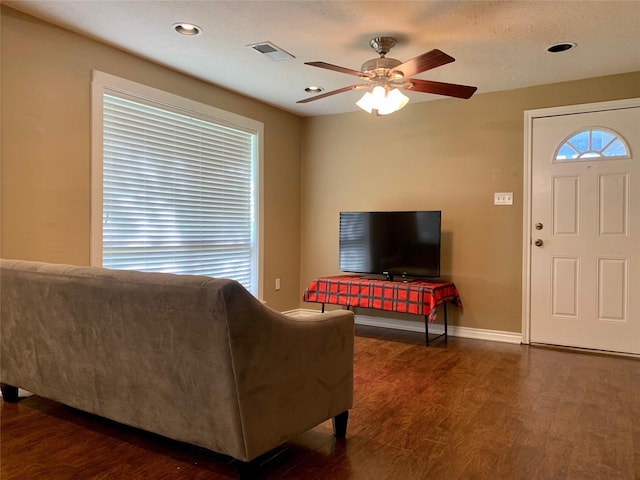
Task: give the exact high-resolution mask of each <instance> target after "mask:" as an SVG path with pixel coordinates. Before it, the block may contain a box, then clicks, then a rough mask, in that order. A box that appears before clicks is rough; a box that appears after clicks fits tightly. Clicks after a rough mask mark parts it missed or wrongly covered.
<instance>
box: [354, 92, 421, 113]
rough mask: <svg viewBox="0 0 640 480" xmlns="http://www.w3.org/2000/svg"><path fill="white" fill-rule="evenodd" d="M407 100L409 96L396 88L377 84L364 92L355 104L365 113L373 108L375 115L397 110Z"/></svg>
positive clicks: (370, 111)
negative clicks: (389, 88) (369, 90)
mask: <svg viewBox="0 0 640 480" xmlns="http://www.w3.org/2000/svg"><path fill="white" fill-rule="evenodd" d="M408 102H409V97H407V96H406V95H404V94H403V93H402V92H401V91H400V90H398V89H397V88H394V89H392V90H386V89H385V88H384V87H382V86H380V85H378V86H376V87H375V88H374V89H373V90H372V91H371V92H365V94H364V95H363V96H362V98H361V99H360V100H358V101H357V102H356V105H357V106H358V107H360V108H361V109H363V110H364V111H365V112H367V113H372V112H373V111H374V110H375V111H376V113H377V115H388V114H390V113H393V112H397V111H398V110H400V109H401V108H402V107H404V106H405V105H406V104H407V103H408Z"/></svg>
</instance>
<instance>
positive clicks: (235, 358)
mask: <svg viewBox="0 0 640 480" xmlns="http://www.w3.org/2000/svg"><path fill="white" fill-rule="evenodd" d="M1 269H2V270H1V276H0V282H1V283H0V292H1V304H0V306H1V312H0V314H1V317H0V318H1V355H2V357H1V361H0V381H1V382H2V383H3V385H2V391H3V396H4V397H5V401H15V400H16V399H17V387H20V388H23V389H25V390H28V391H30V392H33V393H34V394H37V395H40V396H42V397H46V398H49V399H52V400H55V401H58V402H61V403H64V404H66V405H70V406H72V407H75V408H78V409H81V410H84V411H87V412H91V413H94V414H97V415H100V416H103V417H106V418H109V419H112V420H115V421H117V422H120V423H123V424H126V425H130V426H134V427H138V428H141V429H144V430H148V431H151V432H154V433H157V434H160V435H163V436H166V437H169V438H172V439H175V440H180V441H183V442H188V443H191V444H194V445H199V446H202V447H205V448H207V449H210V450H213V451H215V452H219V453H222V454H225V455H229V456H231V457H234V458H236V459H238V460H240V461H242V462H251V461H252V460H254V459H256V458H257V457H259V456H260V455H262V454H264V453H266V452H268V451H269V450H271V449H273V448H275V447H277V446H279V445H281V444H282V443H284V442H286V441H288V440H289V439H291V438H293V437H295V436H296V435H299V434H300V433H302V432H304V431H306V430H309V429H311V428H313V427H315V426H316V425H318V424H320V423H322V422H324V421H326V420H328V419H331V418H334V429H337V430H335V431H334V433H336V434H337V435H338V436H343V435H344V433H345V431H346V421H347V416H348V413H347V411H348V409H349V408H350V407H351V406H352V400H353V340H354V321H353V313H352V312H349V311H346V310H341V311H334V312H330V313H325V314H318V315H317V316H312V317H309V318H304V319H302V320H297V319H294V318H291V317H288V316H286V315H283V314H280V313H278V312H276V311H274V310H272V309H270V308H268V307H267V306H265V305H263V304H262V303H261V302H260V301H258V300H257V299H256V298H255V297H253V296H252V295H251V294H250V293H249V292H248V291H247V290H245V289H244V288H243V287H242V286H241V285H240V284H239V283H237V282H235V281H232V280H224V279H214V278H210V277H205V276H194V275H173V274H166V273H141V272H135V271H118V270H108V269H103V268H95V267H75V266H69V265H57V264H46V263H39V262H27V261H17V260H2V261H1ZM336 419H337V422H335V420H336Z"/></svg>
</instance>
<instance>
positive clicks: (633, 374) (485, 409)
mask: <svg viewBox="0 0 640 480" xmlns="http://www.w3.org/2000/svg"><path fill="white" fill-rule="evenodd" d="M422 340H423V337H422V335H418V334H396V333H390V332H385V331H380V330H378V331H376V330H373V329H365V328H361V327H358V336H357V338H356V357H355V405H354V408H353V410H352V411H351V416H350V418H349V430H348V432H347V439H346V440H342V441H340V440H335V439H334V438H333V436H332V435H331V432H332V430H331V424H330V422H327V423H325V424H322V425H320V426H318V427H317V428H316V429H314V430H312V431H309V432H307V433H305V434H303V435H301V436H300V437H299V438H297V439H295V441H292V442H290V443H288V444H286V445H285V446H284V447H283V448H280V449H278V451H276V452H273V454H272V455H270V456H269V457H268V458H265V459H264V462H263V466H262V469H261V472H262V474H261V478H264V479H278V480H280V479H282V480H285V479H305V480H313V479H318V480H320V479H322V480H324V479H362V480H377V479H390V480H391V479H392V480H396V479H438V480H447V479H465V480H466V479H478V480H480V479H491V480H495V479H509V480H510V479H527V480H530V479H540V480H550V479H568V480H588V479H597V480H605V479H606V480H614V479H620V480H633V479H636V480H638V479H640V360H638V359H634V358H624V357H622V358H621V357H612V356H601V355H592V354H585V353H577V352H568V351H560V350H552V349H544V348H536V347H528V346H521V345H511V344H502V343H495V342H485V341H479V340H469V339H461V338H449V340H448V342H447V343H444V342H438V343H436V344H435V346H432V347H429V348H426V347H424V345H423V344H422ZM1 427H2V430H1V445H0V460H1V470H0V478H2V480H11V479H20V480H24V479H47V480H58V479H69V480H71V479H74V480H84V479H111V480H118V479H153V480H159V479H189V480H196V479H208V480H213V479H230V478H236V477H237V470H236V464H235V462H233V461H231V460H229V459H228V458H226V457H222V456H219V455H216V454H213V453H211V452H209V451H206V450H203V449H200V448H196V447H192V446H189V445H185V444H181V443H177V442H173V441H170V440H167V439H164V438H161V437H158V436H155V435H151V434H148V433H145V432H141V431H139V430H136V429H132V428H128V427H124V426H122V425H118V424H115V423H113V422H110V421H107V420H104V419H101V418H98V417H96V416H93V415H89V414H86V413H83V412H79V411H77V410H74V409H71V408H68V407H65V406H63V405H60V404H58V403H55V402H51V401H48V400H45V399H42V398H39V397H36V396H32V397H29V398H26V399H23V400H21V401H20V402H19V403H17V404H3V405H2V423H1Z"/></svg>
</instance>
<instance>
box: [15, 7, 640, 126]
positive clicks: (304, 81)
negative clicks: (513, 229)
mask: <svg viewBox="0 0 640 480" xmlns="http://www.w3.org/2000/svg"><path fill="white" fill-rule="evenodd" d="M3 3H4V4H5V5H8V6H10V7H12V8H14V9H17V10H20V11H23V12H25V13H28V14H31V15H34V16H36V17H39V18H41V19H44V20H46V21H49V22H51V23H54V24H57V25H61V26H63V27H66V28H69V29H71V30H75V31H77V32H79V33H82V34H85V35H87V36H90V37H92V38H95V39H98V40H101V41H103V42H105V43H108V44H110V45H113V46H116V47H119V48H121V49H123V50H126V51H129V52H132V53H135V54H137V55H139V56H141V57H144V58H147V59H149V60H153V61H155V62H157V63H160V64H162V65H165V66H168V67H171V68H173V69H176V70H178V71H181V72H184V73H187V74H189V75H192V76H194V77H197V78H200V79H203V80H206V81H208V82H211V83H213V84H216V85H219V86H222V87H225V88H227V89H229V90H232V91H235V92H239V93H241V94H244V95H247V96H249V97H253V98H257V99H259V100H262V101H264V102H266V103H269V104H271V105H275V106H278V107H280V108H282V109H284V110H287V111H290V112H293V113H296V114H299V115H303V116H314V115H326V114H333V113H342V112H350V111H356V110H358V108H357V107H356V106H355V102H356V101H357V100H358V99H359V98H360V96H362V92H357V91H350V92H346V93H341V94H339V95H335V96H332V97H329V98H325V99H321V100H318V101H315V102H310V103H307V104H296V101H297V100H301V99H304V98H307V97H308V96H309V94H307V93H306V92H305V91H304V88H305V87H307V86H309V85H320V86H322V87H324V88H325V91H330V90H334V89H338V88H342V87H345V86H348V85H352V84H354V83H359V79H358V78H357V77H353V76H350V75H345V74H342V73H337V72H332V71H328V70H323V69H319V68H315V67H311V66H308V65H304V62H309V61H324V62H328V63H332V64H334V65H339V66H343V67H347V68H350V69H353V70H359V69H360V66H361V64H362V63H364V62H365V61H366V60H369V59H371V58H376V57H377V54H376V53H375V52H374V51H373V50H372V49H371V47H369V40H370V39H371V38H373V37H376V36H380V35H391V36H395V37H396V38H398V40H399V43H398V45H397V46H396V47H394V48H393V49H392V51H391V53H390V54H388V55H387V56H388V57H392V58H397V59H399V60H400V61H403V62H404V61H406V60H409V59H411V58H413V57H415V56H417V55H420V54H422V53H424V52H426V51H428V50H431V49H434V48H438V49H440V50H442V51H444V52H445V53H448V54H449V55H451V56H453V57H454V58H455V59H456V61H455V62H454V63H450V64H448V65H444V66H441V67H438V68H437V69H434V70H429V71H427V72H424V73H422V74H420V75H417V76H416V78H421V79H425V80H436V81H444V82H449V83H460V84H465V85H474V86H477V87H478V92H477V93H484V92H491V91H497V90H508V89H513V88H519V87H525V86H531V85H541V84H547V83H554V82H560V81H567V80H575V79H580V78H589V77H597V76H602V75H609V74H617V73H624V72H632V71H640V27H639V25H640V1H638V0H631V1H614V0H605V1H584V0H583V1H482V0H480V1H478V0H476V1H454V0H445V1H442V0H440V1H403V0H395V1H357V0H351V1H310V0H297V1H246V0H244V1H243V0H231V1H223V0H208V1H178V0H172V1H158V0H156V1H119V0H118V1H115V0H100V1H88V0H64V1H58V0H28V1H24V0H18V1H13V0H3ZM176 22H192V23H195V24H197V25H199V26H200V27H201V28H202V29H203V33H202V34H201V35H199V36H192V37H187V36H182V35H179V34H177V33H176V32H175V31H174V30H173V28H172V25H173V24H174V23H176ZM264 41H269V42H272V43H274V44H275V45H277V46H278V47H280V48H282V49H284V50H286V51H287V52H289V53H291V54H292V55H294V56H295V58H294V59H292V60H287V61H281V62H277V61H273V60H271V59H269V58H268V57H266V56H264V55H262V54H260V53H258V52H256V51H255V50H252V49H250V48H247V47H246V46H247V45H250V44H255V43H259V42H264ZM567 41H569V42H575V43H576V44H577V47H576V48H574V49H572V50H569V51H567V52H564V53H556V54H551V53H548V52H547V51H546V49H547V47H548V46H549V45H551V44H554V43H558V42H567ZM408 96H409V97H410V98H411V102H417V101H427V100H433V99H437V98H443V97H440V96H437V95H431V94H425V93H418V92H410V93H409V94H408ZM457 101H461V102H463V101H465V100H457ZM363 114H364V113H363Z"/></svg>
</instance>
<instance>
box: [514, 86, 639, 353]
mask: <svg viewBox="0 0 640 480" xmlns="http://www.w3.org/2000/svg"><path fill="white" fill-rule="evenodd" d="M632 107H640V98H627V99H624V100H612V101H607V102H597V103H585V104H579V105H566V106H562V107H551V108H539V109H535V110H525V111H524V169H523V188H522V343H524V344H529V343H530V334H531V251H532V249H531V242H532V227H533V225H532V221H533V220H532V215H531V208H532V200H531V196H532V193H533V192H532V186H531V178H532V174H533V121H534V119H536V118H543V117H555V116H559V115H573V114H577V113H590V112H601V111H604V110H620V109H624V108H632Z"/></svg>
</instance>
